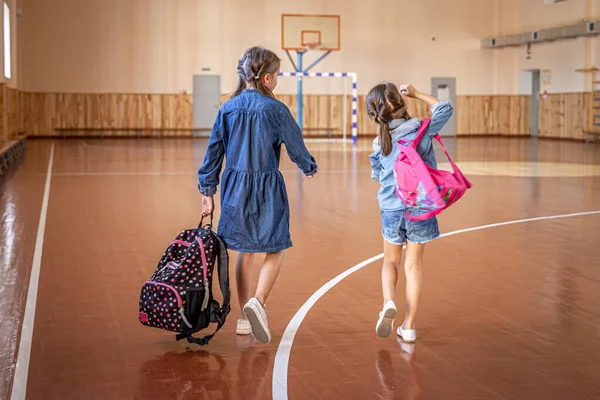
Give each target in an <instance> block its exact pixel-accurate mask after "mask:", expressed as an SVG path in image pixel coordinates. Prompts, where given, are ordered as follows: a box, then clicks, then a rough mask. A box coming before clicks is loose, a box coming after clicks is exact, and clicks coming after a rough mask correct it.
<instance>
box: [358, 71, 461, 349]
mask: <svg viewBox="0 0 600 400" xmlns="http://www.w3.org/2000/svg"><path fill="white" fill-rule="evenodd" d="M400 89H401V90H400V91H399V90H398V88H397V87H396V85H394V84H393V83H385V84H380V85H377V86H375V87H374V88H373V89H371V91H370V92H369V94H368V95H367V113H368V115H369V117H370V118H371V119H373V120H374V121H375V122H376V123H377V124H379V135H378V137H377V138H376V139H375V140H374V141H373V150H374V153H373V154H371V156H370V157H369V158H370V160H371V167H372V173H371V177H372V179H373V180H374V181H377V182H379V183H380V184H381V188H380V189H379V193H378V194H377V199H378V200H379V208H380V209H381V221H382V234H383V238H384V241H383V252H384V256H383V267H382V269H381V286H382V290H383V310H382V311H381V312H380V313H379V320H378V321H377V325H376V332H377V335H378V336H380V337H387V336H389V335H390V333H391V331H392V329H393V325H394V318H395V317H396V305H395V303H394V298H395V291H396V284H397V282H398V267H399V266H400V260H401V257H402V247H403V246H404V245H405V246H406V257H405V261H404V273H405V275H406V316H405V318H404V322H403V323H402V325H400V326H399V327H398V331H397V333H398V335H399V336H400V337H402V339H403V340H404V341H405V342H414V341H415V340H416V338H417V332H416V330H415V316H416V313H417V307H418V305H419V299H420V297H421V266H422V261H423V252H424V250H425V243H427V242H429V241H432V240H434V239H436V238H438V237H439V235H440V232H439V228H438V223H437V219H436V218H435V217H433V218H431V219H428V220H425V221H410V220H408V219H406V218H404V214H405V213H406V211H407V207H406V205H405V204H404V203H403V202H402V200H400V199H399V198H398V197H397V196H396V192H395V191H396V186H395V177H394V170H393V167H394V162H395V161H396V158H397V157H398V155H399V154H400V151H399V149H398V143H399V142H400V143H403V144H404V143H405V141H411V140H413V139H415V137H416V135H417V132H418V131H419V128H420V126H421V121H420V120H418V119H417V118H411V117H410V115H409V114H408V111H407V107H406V103H405V102H404V99H403V98H402V96H401V95H400V93H401V92H402V93H403V94H404V95H406V96H407V97H410V98H414V99H417V100H421V101H424V102H425V103H427V104H428V105H429V106H430V107H431V114H432V116H431V122H430V125H429V127H428V129H427V131H426V133H425V135H424V137H423V138H422V139H421V141H420V143H419V145H418V146H417V152H418V153H419V155H420V156H421V158H422V159H423V161H424V162H425V163H426V164H428V165H430V166H431V167H433V168H437V163H436V158H435V153H434V151H433V144H432V138H433V137H434V136H435V135H436V134H437V133H438V132H439V131H440V129H442V127H443V126H444V125H445V124H446V122H448V120H449V119H450V117H451V116H452V111H453V110H452V104H451V103H450V102H449V101H439V100H438V99H436V98H434V97H432V96H429V95H427V94H424V93H421V92H419V91H417V90H416V89H415V88H414V87H413V86H411V85H407V86H402V87H401V88H400ZM406 144H408V143H406Z"/></svg>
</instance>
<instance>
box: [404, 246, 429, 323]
mask: <svg viewBox="0 0 600 400" xmlns="http://www.w3.org/2000/svg"><path fill="white" fill-rule="evenodd" d="M424 251H425V245H424V244H420V243H410V242H409V243H408V244H407V245H406V260H404V274H405V275H406V317H405V318H404V323H403V324H402V327H403V329H415V317H416V315H417V308H418V306H419V300H420V299H421V284H422V271H421V267H422V264H423V252H424Z"/></svg>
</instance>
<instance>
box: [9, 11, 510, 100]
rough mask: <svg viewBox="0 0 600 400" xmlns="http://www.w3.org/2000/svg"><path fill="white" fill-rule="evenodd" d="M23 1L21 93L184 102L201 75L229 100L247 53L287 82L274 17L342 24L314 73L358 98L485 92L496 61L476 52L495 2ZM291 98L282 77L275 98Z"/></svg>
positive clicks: (290, 84) (310, 88) (291, 85)
mask: <svg viewBox="0 0 600 400" xmlns="http://www.w3.org/2000/svg"><path fill="white" fill-rule="evenodd" d="M21 1H22V6H23V8H24V16H23V18H21V24H20V28H19V29H20V30H21V35H22V37H21V40H20V45H21V46H22V51H23V52H24V55H23V65H22V66H21V68H22V72H23V75H24V81H23V83H24V89H25V90H30V91H50V92H53V91H54V92H127V93H130V92H134V93H135V92H140V93H143V92H153V93H161V92H165V93H174V92H177V91H179V90H187V91H191V89H192V75H193V74H195V73H201V71H202V68H210V69H211V72H212V73H220V74H222V89H223V92H228V91H231V90H232V89H233V88H234V86H235V83H236V79H237V77H236V71H235V67H236V64H237V59H238V58H239V56H240V54H241V53H242V51H243V50H244V49H245V48H247V47H249V46H252V45H264V46H266V47H268V48H271V49H273V50H275V51H277V52H278V53H279V55H280V56H281V58H282V59H283V64H282V65H283V67H282V69H283V70H285V71H291V69H292V68H291V65H290V63H289V61H288V60H287V57H286V56H285V53H284V52H283V51H282V50H281V14H282V13H311V14H340V15H341V16H342V33H341V37H342V50H341V51H340V52H336V53H333V54H331V55H330V56H329V57H328V58H326V59H325V60H324V61H323V62H322V63H321V64H319V65H318V66H317V67H315V69H314V70H313V71H324V72H336V71H342V72H357V73H358V75H359V88H360V89H359V90H360V92H361V93H365V92H366V91H367V90H368V89H369V88H370V87H371V86H372V85H374V84H375V83H377V82H380V81H383V80H393V81H396V82H399V83H404V82H411V83H413V84H415V85H417V86H419V87H422V88H424V90H428V89H429V86H430V78H431V77H433V76H454V77H456V78H457V82H458V91H459V93H462V94H468V93H480V94H488V93H491V92H492V91H493V90H494V79H493V77H492V76H491V72H492V70H493V66H494V55H493V53H489V52H484V51H481V50H480V48H479V42H480V39H481V38H482V37H485V36H489V35H490V34H491V33H492V30H493V29H494V23H495V16H494V9H493V5H494V3H495V2H496V1H498V0H453V1H452V2H448V1H446V0H427V1H419V0H412V1H397V0H372V1H370V2H364V1H357V0H352V1H350V0H302V1H282V0H254V1H249V2H244V1H239V0H150V1H149V0H85V1H81V0H52V1H37V0H21ZM432 38H435V40H432ZM316 54H317V53H312V54H311V53H308V54H307V55H306V57H305V65H308V64H309V63H311V62H312V61H313V60H314V58H315V57H316ZM294 57H295V55H294ZM346 85H349V83H346ZM295 87H296V83H295V81H294V80H293V79H288V78H284V79H281V87H280V88H278V92H280V93H293V92H294V91H295ZM305 88H306V91H307V93H342V92H343V90H344V86H343V82H341V80H340V81H338V80H335V79H320V80H307V83H306V84H305ZM348 90H349V89H348Z"/></svg>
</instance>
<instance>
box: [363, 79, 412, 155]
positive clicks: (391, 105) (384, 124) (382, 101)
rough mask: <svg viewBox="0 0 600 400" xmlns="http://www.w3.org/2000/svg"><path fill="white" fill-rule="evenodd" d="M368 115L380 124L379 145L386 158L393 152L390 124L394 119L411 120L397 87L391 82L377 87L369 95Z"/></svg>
mask: <svg viewBox="0 0 600 400" xmlns="http://www.w3.org/2000/svg"><path fill="white" fill-rule="evenodd" d="M367 114H368V115H369V117H370V118H371V119H372V120H374V121H375V122H377V123H378V124H379V144H380V145H381V153H382V154H383V155H384V156H387V155H389V154H390V153H391V152H392V136H391V135H390V128H389V126H388V123H389V122H390V121H392V120H393V119H394V118H404V119H406V120H409V119H410V115H409V114H408V111H407V107H406V103H405V102H404V99H403V98H402V96H401V95H400V92H399V91H398V88H397V87H396V85H394V84H393V83H390V82H386V83H382V84H379V85H377V86H375V87H374V88H373V89H371V90H370V91H369V94H367Z"/></svg>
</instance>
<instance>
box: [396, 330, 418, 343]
mask: <svg viewBox="0 0 600 400" xmlns="http://www.w3.org/2000/svg"><path fill="white" fill-rule="evenodd" d="M396 334H398V336H400V339H402V341H403V342H404V343H414V342H416V341H417V338H414V339H412V340H411V339H404V336H402V334H401V333H400V332H396Z"/></svg>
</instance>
